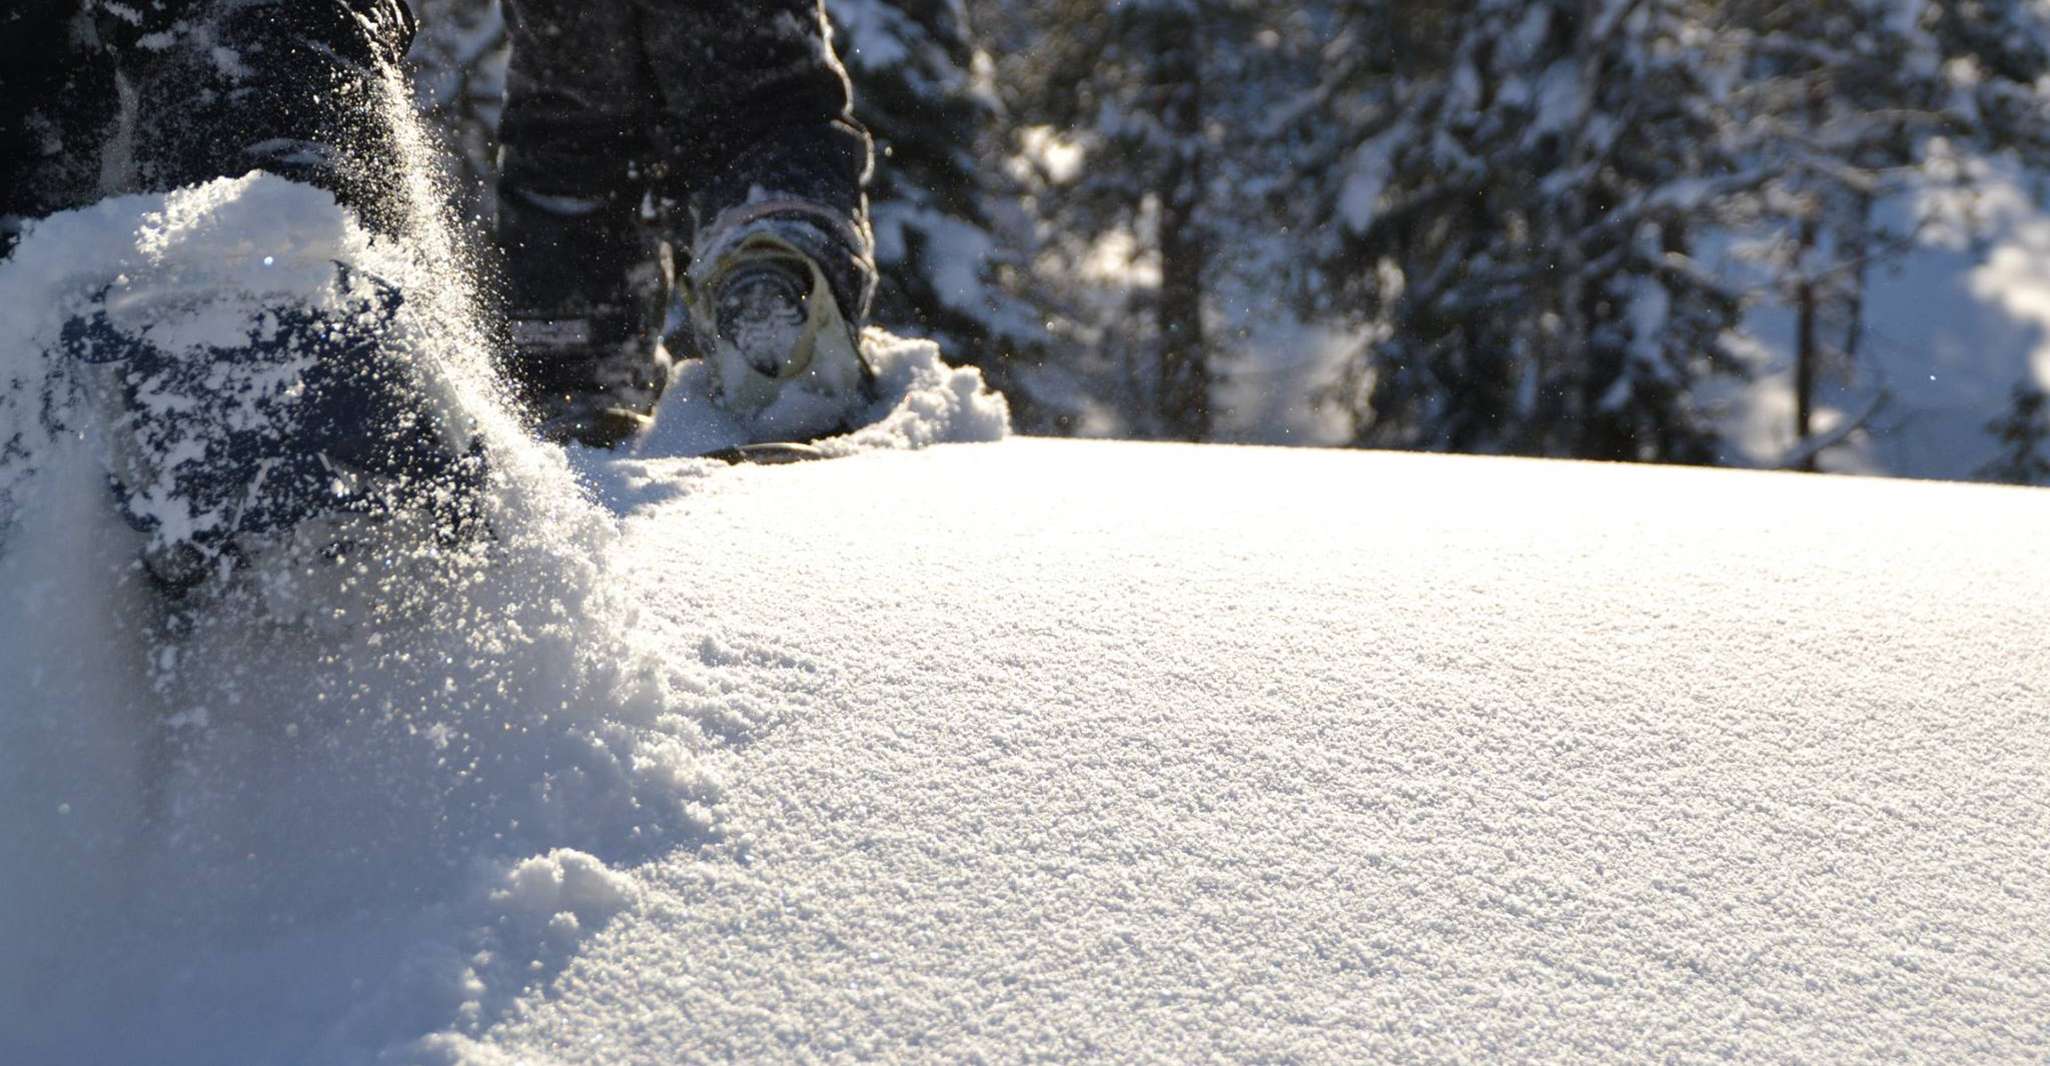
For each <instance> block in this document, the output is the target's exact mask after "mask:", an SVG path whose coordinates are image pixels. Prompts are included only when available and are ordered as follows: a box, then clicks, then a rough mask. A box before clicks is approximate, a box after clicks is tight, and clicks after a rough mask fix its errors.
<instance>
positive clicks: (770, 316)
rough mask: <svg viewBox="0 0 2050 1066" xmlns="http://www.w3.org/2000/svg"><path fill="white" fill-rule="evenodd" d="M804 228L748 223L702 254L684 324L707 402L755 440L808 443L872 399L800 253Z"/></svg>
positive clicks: (859, 363)
mask: <svg viewBox="0 0 2050 1066" xmlns="http://www.w3.org/2000/svg"><path fill="white" fill-rule="evenodd" d="M802 225H803V223H780V222H774V223H770V224H763V225H756V226H753V227H750V229H749V230H748V231H747V232H746V233H744V234H742V235H740V236H739V237H738V238H737V239H733V240H730V241H727V242H724V243H722V244H720V245H717V246H716V251H715V254H713V255H712V256H710V257H701V258H700V260H699V262H698V264H697V265H696V266H695V268H694V269H693V271H692V276H691V279H690V281H691V320H692V323H693V325H694V327H695V328H696V330H697V333H698V346H699V348H700V350H701V351H702V352H703V354H704V356H705V359H706V362H707V364H708V366H709V368H710V370H711V380H712V388H713V399H714V400H715V401H716V402H717V403H718V404H719V405H720V406H722V407H724V408H725V409H726V410H727V411H728V412H729V413H730V414H732V415H734V416H735V417H736V418H738V419H739V420H741V421H742V422H743V423H745V424H746V425H747V426H748V427H749V428H750V429H751V430H752V431H753V435H754V436H755V437H756V438H757V439H764V440H767V439H781V440H791V441H801V440H808V439H811V438H815V437H819V436H823V435H825V434H828V433H831V432H834V431H837V430H841V429H845V428H848V427H849V426H851V425H852V424H853V423H854V422H855V421H856V420H857V416H858V414H859V412H860V411H861V410H862V409H863V408H865V407H866V406H867V405H868V404H869V403H871V402H873V400H874V398H875V376H874V373H873V371H872V370H871V369H870V367H869V365H868V362H867V360H866V359H864V358H863V356H862V353H861V344H860V339H859V336H858V333H857V329H856V326H855V325H854V324H852V323H850V322H848V321H847V319H846V317H845V316H844V315H842V314H841V311H840V305H839V301H838V300H836V299H835V298H834V295H833V289H832V286H831V285H830V284H829V283H828V281H827V278H826V276H825V273H824V271H823V270H822V269H821V268H820V267H819V265H818V262H817V260H816V259H814V258H813V257H812V256H810V255H808V254H806V252H805V251H804V250H803V247H802V246H801V243H800V242H803V243H809V242H804V241H803V237H802V236H801V235H795V236H796V237H797V239H793V236H794V235H793V233H792V230H793V229H795V228H796V227H799V226H802Z"/></svg>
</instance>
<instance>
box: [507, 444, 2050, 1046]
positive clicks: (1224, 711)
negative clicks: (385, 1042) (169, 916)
mask: <svg viewBox="0 0 2050 1066" xmlns="http://www.w3.org/2000/svg"><path fill="white" fill-rule="evenodd" d="M2046 535H2050V495H2045V494H2041V493H2031V492H2026V491H2021V490H1995V489H1983V488H1969V487H1959V486H1937V485H1921V484H1898V483H1896V484H1881V483H1873V482H1855V481H1839V480H1819V479H1812V478H1803V477H1798V476H1791V475H1762V474H1731V473H1713V472H1699V471H1685V470H1658V469H1645V468H1623V467H1600V466H1582V465H1566V464H1538V463H1525V462H1514V461H1501V460H1472V459H1441V458H1426V457H1406V456H1390V455H1368V454H1358V453H1315V452H1279V451H1262V450H1245V449H1222V450H1220V449H1208V450H1204V449H1196V448H1186V447H1169V446H1144V445H1103V444H1082V443H1056V442H1043V441H1012V442H1009V443H1006V444H1002V445H994V446H981V447H961V448H947V449H939V450H935V451H932V452H928V453H924V454H919V455H891V454H875V455H866V456H858V457H855V458H852V459H846V460H841V461H838V462H835V463H830V464H823V465H815V466H810V467H799V468H783V469H772V470H736V471H730V472H728V473H726V474H725V475H723V476H722V477H720V478H718V479H716V481H715V482H713V483H709V484H707V485H705V491H699V492H694V493H692V494H689V495H684V496H681V497H679V498H675V499H672V500H668V501H665V502H661V503H656V504H651V505H649V506H646V507H642V508H639V509H637V510H635V511H633V513H632V514H631V516H630V518H629V520H628V526H627V539H626V543H625V545H624V546H623V549H622V550H623V551H624V552H625V554H626V558H627V559H628V560H630V562H629V568H630V569H633V570H636V571H638V572H641V573H645V574H648V575H650V577H649V579H648V581H647V583H646V586H645V587H646V591H647V594H648V595H649V597H650V601H651V607H650V616H651V620H659V621H651V624H653V625H655V626H656V627H657V630H656V631H657V632H658V633H661V634H662V635H663V637H662V639H663V641H664V643H666V644H668V645H669V646H671V647H673V648H676V649H678V654H679V655H681V656H695V657H696V658H697V659H699V660H700V661H701V662H702V663H704V664H705V665H706V666H707V667H708V668H713V669H716V670H718V671H720V673H721V676H722V677H723V678H725V679H726V680H725V681H724V682H723V683H725V684H729V685H731V686H732V691H733V692H734V694H735V698H736V700H737V702H738V705H740V706H744V707H747V708H750V714H751V715H752V716H753V717H754V719H755V720H757V721H761V722H764V723H769V725H768V727H767V728H765V729H764V730H763V731H762V732H760V733H758V734H756V735H753V736H752V737H750V738H749V740H748V742H747V743H744V744H740V745H736V746H734V747H732V748H730V749H729V750H727V751H725V752H724V753H722V754H721V755H720V756H719V757H718V763H719V765H720V767H721V770H720V776H721V778H722V779H723V780H725V781H726V782H727V783H728V787H727V791H726V792H725V794H724V801H725V804H726V806H725V810H726V811H727V812H728V816H729V822H728V824H729V825H730V827H731V829H730V834H731V835H730V838H729V839H730V841H731V842H732V843H733V845H734V846H733V848H732V850H731V851H729V852H727V853H723V854H719V855H707V854H705V853H702V852H693V851H689V850H684V851H676V852H672V853H670V854H668V855H665V856H661V857H659V858H656V859H654V860H653V861H651V862H649V863H647V864H646V865H645V866H643V867H641V868H639V869H638V870H637V871H636V872H635V873H634V878H635V881H636V883H637V884H639V885H640V886H641V887H642V889H643V891H644V895H643V896H642V897H641V898H640V900H639V903H638V905H637V906H636V907H635V908H633V909H632V910H631V911H630V912H628V913H625V914H623V915H622V916H621V917H620V918H619V919H618V920H617V921H615V922H614V923H613V924H612V925H610V926H608V927H607V928H606V929H605V930H604V932H603V933H601V934H600V935H599V936H598V937H597V938H596V939H595V940H593V941H592V943H591V944H590V945H589V947H588V949H587V950H586V951H585V952H584V953H583V954H582V955H580V956H579V957H578V958H577V959H575V960H574V961H572V962H570V963H569V964H568V966H567V967H566V969H565V970H564V971H563V974H562V976H561V977H560V978H559V979H558V980H557V981H556V982H555V984H554V985H553V986H552V987H551V988H550V989H549V990H548V991H546V992H545V993H543V994H539V995H536V996H534V997H532V998H530V999H529V1000H527V1001H525V1002H524V1003H523V1004H522V1006H521V1008H520V1009H519V1010H518V1011H516V1012H514V1013H513V1014H512V1015H510V1016H509V1017H508V1019H507V1020H506V1021H504V1022H502V1023H501V1024H500V1025H498V1026H497V1027H496V1028H495V1029H493V1030H492V1031H491V1032H490V1033H488V1034H487V1035H486V1037H485V1038H484V1047H483V1048H482V1049H480V1048H476V1047H472V1048H471V1050H472V1051H473V1052H474V1053H476V1056H477V1057H476V1060H475V1061H481V1062H490V1061H517V1062H532V1061H559V1062H564V1063H582V1062H590V1063H598V1062H605V1063H624V1062H644V1063H659V1062H671V1061H686V1060H691V1059H745V1060H762V1059H770V1060H773V1059H781V1058H787V1057H804V1058H812V1057H823V1058H859V1059H868V1058H892V1059H910V1060H918V1061H927V1060H930V1061H950V1060H959V1059H962V1058H968V1057H975V1056H982V1057H987V1058H989V1059H994V1060H1000V1061H1007V1060H1014V1059H1020V1058H1027V1057H1035V1056H1050V1057H1054V1058H1079V1057H1094V1058H1103V1059H1108V1060H1113V1061H1131V1060H1145V1059H1154V1060H1162V1061H1191V1060H1198V1059H1211V1058H1216V1059H1227V1060H1236V1061H1249V1060H1262V1059H1279V1060H1287V1059H1302V1060H1310V1061H1326V1062H1354V1061H1371V1060H1373V1059H1375V1058H1384V1059H1385V1058H1389V1057H1426V1058H1435V1059H1442V1058H1476V1059H1480V1058H1495V1057H1500V1056H1505V1055H1506V1056H1510V1057H1514V1058H1526V1057H1555V1056H1558V1055H1562V1054H1568V1053H1577V1054H1580V1055H1584V1056H1587V1057H1590V1058H1597V1059H1610V1060H1619V1061H1643V1060H1646V1059H1651V1058H1664V1057H1666V1056H1677V1057H1682V1058H1686V1059H1708V1058H1716V1057H1721V1056H1725V1055H1732V1056H1736V1057H1739V1058H1749V1059H1754V1060H1757V1059H1773V1060H1782V1061H1784V1060H1792V1059H1807V1060H1810V1061H1849V1060H1867V1061H1900V1060H1902V1059H1910V1058H1919V1059H1923V1060H1927V1061H1958V1060H1964V1059H1978V1060H2006V1061H2018V1060H2029V1061H2033V1060H2035V1059H2039V1058H2041V1057H2042V1056H2043V1055H2044V1054H2045V1053H2046V1052H2050V888H2046V885H2050V877H2046V876H2045V875H2046V873H2050V778H2046V775H2045V773H2044V768H2045V767H2046V766H2050V714H2046V711H2050V652H2046V650H2045V647H2044V645H2043V643H2042V641H2041V640H2040V635H2041V634H2042V633H2043V632H2045V630H2046V625H2050V604H2046V601H2045V597H2044V595H2043V593H2044V590H2046V589H2050V556H2046V554H2045V553H2044V552H2043V551H2042V545H2043V544H2044V543H2045V537H2046ZM654 575H663V576H662V577H660V578H657V577H655V576H654ZM485 1049H495V1050H502V1051H504V1052H506V1053H507V1056H508V1057H507V1058H506V1059H504V1060H495V1059H493V1058H492V1057H491V1056H490V1055H489V1054H487V1053H485Z"/></svg>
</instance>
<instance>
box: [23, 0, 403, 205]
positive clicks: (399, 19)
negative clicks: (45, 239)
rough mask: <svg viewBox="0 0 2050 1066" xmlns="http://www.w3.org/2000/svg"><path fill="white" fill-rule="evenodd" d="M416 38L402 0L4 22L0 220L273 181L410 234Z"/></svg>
mask: <svg viewBox="0 0 2050 1066" xmlns="http://www.w3.org/2000/svg"><path fill="white" fill-rule="evenodd" d="M411 33H412V21H411V16H410V15H409V14H408V13H407V11H406V9H405V7H404V5H403V3H401V2H400V0H156V2H153V3H147V4H141V3H138V4H125V5H112V4H101V3H96V2H85V0H26V3H25V4H24V5H23V6H20V7H16V8H14V9H12V10H11V11H8V12H6V13H5V14H0V101H5V106H4V108H0V216H8V217H12V218H14V219H16V220H19V219H22V218H33V217H36V216H39V215H44V214H49V213H52V212H55V211H61V210H65V209H67V208H74V207H80V206H83V205H85V204H88V203H91V202H93V201H94V200H97V199H100V198H102V197H105V196H110V195H117V194H121V193H130V192H152V191H164V190H168V189H172V188H176V187H178V186H181V185H189V184H193V183H196V182H201V181H206V180H209V179H212V178H215V177H222V176H230V177H232V176H240V175H241V174H244V173H246V172H248V171H250V170H256V169H262V170H267V171H270V172H272V173H276V174H279V175H282V176H284V177H288V178H292V179H294V180H298V181H305V182H308V183H310V184H313V185H317V186H320V187H322V188H326V189H328V190H329V191H331V192H334V193H335V194H336V196H337V198H339V199H340V200H341V201H342V202H343V203H344V204H345V205H347V206H350V207H352V208H355V209H356V210H357V211H358V212H359V214H361V215H362V216H363V217H364V218H365V220H366V221H367V222H369V223H370V224H371V225H373V226H374V227H377V228H382V229H385V230H397V229H399V228H402V227H403V226H404V225H405V223H406V221H407V218H408V214H409V212H408V198H407V196H406V194H405V191H404V185H405V177H404V166H403V162H402V159H403V154H402V153H401V151H400V150H399V141H398V135H397V130H396V128H395V122H396V121H397V120H398V114H397V112H396V110H395V108H397V107H402V106H403V105H404V100H403V98H402V97H401V96H399V95H397V94H398V93H399V92H400V91H401V86H400V83H399V82H398V81H397V78H396V70H397V64H398V61H399V59H400V57H402V56H403V55H404V54H405V50H406V46H407V44H408V42H409V41H410V39H411ZM8 228H10V227H9V226H8V224H6V223H4V222H0V230H6V229H8Z"/></svg>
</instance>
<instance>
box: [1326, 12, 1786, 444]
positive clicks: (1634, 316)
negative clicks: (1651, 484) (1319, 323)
mask: <svg viewBox="0 0 2050 1066" xmlns="http://www.w3.org/2000/svg"><path fill="white" fill-rule="evenodd" d="M1419 7H1420V8H1421V9H1422V12H1423V13H1424V14H1425V15H1426V16H1428V17H1426V18H1424V19H1422V20H1420V21H1419V23H1418V24H1417V25H1418V27H1419V29H1421V30H1423V31H1425V32H1428V34H1429V36H1428V37H1426V38H1424V39H1422V40H1420V41H1418V42H1417V43H1416V44H1415V45H1414V46H1413V47H1414V51H1410V50H1408V49H1405V50H1403V51H1402V52H1400V53H1394V54H1388V55H1386V57H1385V59H1384V60H1383V61H1382V62H1361V63H1356V64H1355V69H1354V70H1353V71H1351V72H1350V73H1349V77H1350V79H1351V82H1350V83H1349V84H1346V85H1344V86H1340V87H1337V88H1334V89H1333V90H1332V106H1331V108H1330V114H1332V115H1335V116H1337V117H1338V119H1339V120H1340V124H1341V125H1342V126H1343V127H1344V128H1345V129H1346V131H1347V132H1348V133H1349V135H1350V136H1351V137H1352V146H1351V148H1350V153H1349V156H1348V157H1347V165H1346V166H1344V167H1342V168H1339V169H1337V170H1336V171H1335V172H1334V174H1333V178H1332V180H1331V181H1330V182H1329V183H1328V184H1327V186H1326V190H1325V196H1324V197H1323V198H1322V199H1321V200H1320V201H1319V202H1318V204H1317V210H1319V211H1321V212H1323V213H1325V214H1326V215H1327V216H1328V217H1331V218H1334V219H1335V220H1337V222H1338V228H1337V229H1336V230H1335V231H1334V232H1333V236H1332V237H1331V238H1330V239H1328V240H1327V241H1326V242H1325V244H1324V246H1323V248H1322V249H1321V250H1322V251H1323V252H1324V253H1325V254H1324V255H1323V256H1321V257H1320V258H1321V260H1322V264H1323V267H1324V269H1325V271H1326V272H1327V275H1328V281H1329V282H1330V284H1331V285H1332V286H1333V287H1334V289H1335V291H1337V292H1338V293H1340V294H1341V295H1342V296H1343V297H1345V298H1348V299H1350V300H1351V301H1353V303H1352V311H1353V313H1354V314H1356V315H1357V316H1358V317H1359V319H1360V320H1362V321H1363V322H1365V323H1368V324H1370V325H1372V326H1373V327H1374V329H1375V331H1376V332H1375V334H1374V335H1375V336H1376V338H1377V342H1376V343H1373V344H1371V345H1370V346H1369V348H1368V349H1367V350H1366V351H1365V352H1364V353H1363V356H1362V358H1361V360H1360V361H1359V363H1358V364H1356V366H1355V368H1354V369H1355V372H1354V374H1353V375H1351V377H1350V379H1349V382H1348V385H1349V388H1348V390H1347V394H1346V395H1345V397H1344V398H1345V400H1346V401H1347V402H1348V403H1349V405H1350V406H1351V408H1352V410H1353V412H1354V413H1355V415H1356V416H1357V426H1358V432H1357V438H1358V440H1359V441H1360V442H1361V443H1369V444H1377V445H1387V446H1400V447H1419V448H1431V449H1445V450H1455V451H1483V452H1511V453H1522V454H1537V455H1562V456H1580V457H1589V458H1605V459H1645V460H1664V461H1683V462H1708V461H1712V460H1714V459H1716V458H1717V457H1718V455H1719V442H1718V438H1717V434H1716V431H1715V428H1714V427H1713V425H1712V424H1711V422H1710V419H1709V418H1708V416H1707V414H1706V413H1705V412H1703V411H1702V410H1700V409H1699V407H1698V406H1697V401H1696V394H1695V389H1696V386H1697V385H1699V384H1700V383H1701V382H1702V381H1703V380H1704V379H1706V378H1708V377H1710V376H1712V375H1718V374H1734V373H1737V372H1738V370H1739V364H1738V363H1737V362H1736V360H1735V359H1734V358H1733V356H1732V355H1731V353H1730V352H1729V351H1728V350H1727V348H1726V341H1727V338H1728V336H1729V334H1730V332H1731V331H1732V330H1733V329H1734V328H1735V327H1736V326H1737V324H1738V318H1739V314H1740V310H1741V302H1740V300H1739V296H1738V294H1737V293H1736V292H1734V291H1732V290H1731V289H1730V288H1728V287H1726V286H1725V285H1724V284H1723V283H1721V282H1720V281H1718V280H1717V279H1716V278H1714V277H1713V276H1711V275H1710V273H1709V272H1708V271H1706V270H1704V269H1703V268H1702V267H1701V266H1700V265H1699V264H1698V263H1697V262H1696V261H1695V259H1694V257H1693V254H1692V253H1693V251H1694V247H1695V243H1696V241H1697V240H1698V239H1699V237H1700V235H1701V234H1702V232H1703V231H1704V230H1705V229H1706V228H1707V227H1709V226H1711V225H1713V224H1714V223H1715V222H1716V221H1717V215H1716V211H1717V208H1718V205H1719V204H1720V203H1721V202H1722V200H1723V198H1724V197H1725V196H1726V195H1727V194H1728V193H1729V192H1730V191H1731V190H1733V189H1736V188H1739V187H1742V186H1743V185H1745V184H1746V183H1747V182H1749V181H1751V180H1752V179H1751V178H1750V177H1749V176H1748V175H1747V174H1746V173H1745V172H1744V171H1743V170H1742V168H1741V167H1740V165H1739V163H1740V161H1739V160H1738V159H1736V158H1733V157H1732V156H1731V155H1730V153H1729V145H1730V138H1729V136H1728V130H1727V128H1726V117H1725V115H1724V113H1723V112H1722V110H1721V109H1720V108H1719V107H1718V106H1717V105H1716V100H1717V79H1718V76H1719V75H1720V74H1722V73H1723V72H1724V70H1725V69H1726V63H1727V58H1728V57H1727V56H1725V55H1723V54H1722V53H1721V52H1720V51H1719V49H1718V48H1717V42H1716V41H1715V39H1714V38H1713V37H1712V36H1711V35H1708V34H1706V33H1704V32H1703V25H1702V22H1701V17H1700V16H1701V11H1700V5H1698V4H1695V3H1692V2H1690V0H1541V2H1536V3H1524V2H1520V0H1478V2H1476V3H1472V4H1469V5H1457V6H1455V5H1446V4H1422V5H1419ZM1341 15H1342V16H1343V29H1342V31H1341V32H1342V33H1343V34H1344V35H1346V36H1349V37H1352V38H1354V39H1358V40H1374V39H1378V38H1379V37H1380V36H1381V35H1383V34H1386V33H1388V32H1390V28H1391V27H1390V24H1391V21H1392V20H1393V19H1395V18H1399V17H1400V13H1397V12H1390V11H1388V10H1386V9H1382V8H1380V7H1379V5H1374V4H1366V3H1353V4H1348V5H1346V6H1345V7H1344V8H1342V9H1341Z"/></svg>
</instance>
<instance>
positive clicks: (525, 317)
mask: <svg viewBox="0 0 2050 1066" xmlns="http://www.w3.org/2000/svg"><path fill="white" fill-rule="evenodd" d="M505 12H506V17H507V25H508V29H509V30H510V34H511V38H512V59H511V65H510V67H509V69H508V71H507V86H506V109H505V115H504V118H503V119H502V121H501V123H500V134H499V136H500V144H501V155H500V161H499V162H500V171H499V215H498V236H499V244H500V246H501V248H502V249H503V251H504V254H505V268H506V296H507V302H508V304H509V311H510V313H511V317H512V320H513V334H514V342H515V343H514V348H515V351H514V352H513V353H512V354H511V356H510V359H511V363H510V365H509V366H508V367H507V370H508V372H509V375H510V376H511V378H512V380H513V382H514V383H515V385H516V386H518V388H519V391H521V392H522V393H523V394H524V395H525V397H526V398H527V399H528V400H529V401H530V402H531V403H533V404H535V405H536V406H537V407H539V408H540V411H541V413H542V414H543V415H544V416H550V417H572V418H574V417H575V416H576V413H575V408H576V407H578V406H579V404H580V403H582V402H583V401H584V400H585V398H586V397H587V396H592V395H595V397H596V402H597V405H598V406H601V407H602V406H604V405H608V404H613V403H617V404H620V405H623V406H625V407H626V408H628V409H641V408H646V407H648V406H651V405H652V403H653V400H654V397H655V396H656V395H657V394H659V392H660V390H661V388H662V385H663V384H664V381H665V380H666V376H667V365H666V355H665V354H664V353H663V352H662V350H661V348H660V346H659V344H657V343H656V340H657V338H656V334H657V333H658V332H659V330H660V327H661V322H662V315H663V313H664V309H665V308H666V305H667V301H668V296H669V271H668V267H667V261H666V259H665V258H664V256H663V254H662V249H661V248H660V247H659V243H658V241H657V240H656V234H655V232H654V231H653V230H651V229H650V227H649V226H648V225H646V224H645V223H644V221H643V219H642V217H641V216H642V205H643V203H644V201H645V200H646V197H647V193H648V172H647V165H648V161H649V159H650V157H651V147H650V141H649V137H648V131H649V130H650V128H651V127H652V125H653V114H654V111H653V106H652V105H653V100H654V97H653V89H652V87H651V83H650V80H649V78H648V75H647V70H646V63H645V60H644V58H643V56H642V54H641V51H640V48H639V34H640V30H639V25H638V20H639V13H638V12H637V11H636V10H635V9H634V8H633V7H632V5H630V4H628V3H627V2H626V0H505ZM568 432H569V433H571V434H572V435H583V434H582V433H581V431H580V430H578V429H576V428H575V427H571V428H570V430H569V431H568Z"/></svg>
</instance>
